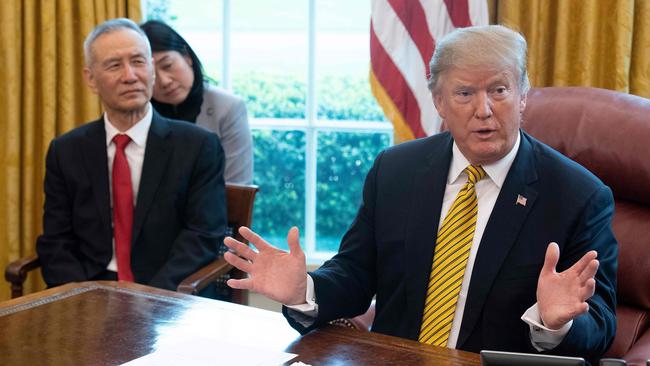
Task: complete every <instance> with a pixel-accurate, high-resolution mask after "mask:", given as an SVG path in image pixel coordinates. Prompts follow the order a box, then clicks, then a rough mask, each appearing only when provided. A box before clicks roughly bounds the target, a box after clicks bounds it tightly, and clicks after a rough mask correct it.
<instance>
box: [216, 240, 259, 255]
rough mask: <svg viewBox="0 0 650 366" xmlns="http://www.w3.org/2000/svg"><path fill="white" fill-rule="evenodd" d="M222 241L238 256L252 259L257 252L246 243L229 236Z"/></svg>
mask: <svg viewBox="0 0 650 366" xmlns="http://www.w3.org/2000/svg"><path fill="white" fill-rule="evenodd" d="M223 243H224V244H225V245H226V246H227V247H228V248H230V249H232V250H233V251H234V252H235V253H237V255H238V256H240V257H243V258H246V259H248V260H249V261H253V260H254V259H255V256H256V255H257V253H255V251H254V250H253V249H251V248H250V247H249V246H248V245H246V244H244V243H242V242H240V241H238V240H235V239H233V238H231V237H229V236H227V237H226V238H224V239H223Z"/></svg>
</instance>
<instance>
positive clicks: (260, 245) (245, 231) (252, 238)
mask: <svg viewBox="0 0 650 366" xmlns="http://www.w3.org/2000/svg"><path fill="white" fill-rule="evenodd" d="M239 233H240V234H241V236H243V237H244V238H245V239H246V240H248V241H249V242H250V243H251V244H253V245H254V246H255V248H257V249H259V250H260V251H262V250H266V249H267V248H269V247H270V246H271V245H270V244H269V243H267V242H266V240H264V239H263V238H262V237H261V236H259V235H257V234H256V233H255V232H254V231H253V230H251V229H249V228H247V227H246V226H242V227H240V228H239Z"/></svg>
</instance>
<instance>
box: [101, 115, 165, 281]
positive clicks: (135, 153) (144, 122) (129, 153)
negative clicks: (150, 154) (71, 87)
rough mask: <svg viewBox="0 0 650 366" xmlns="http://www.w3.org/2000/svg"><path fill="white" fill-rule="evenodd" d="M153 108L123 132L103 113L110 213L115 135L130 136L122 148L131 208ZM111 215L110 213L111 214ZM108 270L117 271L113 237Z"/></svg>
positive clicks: (138, 182) (136, 189) (138, 181)
mask: <svg viewBox="0 0 650 366" xmlns="http://www.w3.org/2000/svg"><path fill="white" fill-rule="evenodd" d="M152 111H153V108H152V107H151V104H149V105H148V106H147V113H146V114H145V115H144V117H143V118H142V119H141V120H139V121H138V122H136V124H134V125H133V126H132V127H131V128H129V129H128V130H127V131H125V132H123V133H122V132H120V131H119V130H118V129H117V128H115V126H113V124H112V123H111V121H110V120H109V119H108V115H106V113H104V128H105V129H106V156H107V157H108V189H109V191H110V195H111V196H110V198H111V213H112V212H113V159H115V143H114V142H113V138H114V137H115V135H118V134H124V135H127V136H129V137H130V138H131V142H130V143H129V144H128V145H126V148H124V154H125V155H126V160H127V162H128V163H129V170H130V171H131V184H132V187H133V208H135V205H136V202H138V188H139V187H140V177H141V176H142V164H143V162H144V152H145V148H146V146H147V135H148V134H149V127H151V118H152V117H153V112H152ZM111 217H112V214H111ZM106 269H108V270H109V271H114V272H117V259H116V257H115V239H113V257H112V258H111V261H110V262H109V263H108V267H106Z"/></svg>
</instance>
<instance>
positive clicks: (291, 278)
mask: <svg viewBox="0 0 650 366" xmlns="http://www.w3.org/2000/svg"><path fill="white" fill-rule="evenodd" d="M239 233H240V234H241V235H242V236H243V237H244V238H246V240H248V241H249V242H250V243H251V244H252V245H253V246H254V247H255V248H257V251H254V250H253V249H252V248H250V247H249V246H247V245H246V244H244V243H242V242H239V241H237V240H235V239H233V238H231V237H227V238H226V239H225V240H224V244H226V246H227V247H228V248H230V250H231V251H232V252H226V253H225V254H224V256H223V257H224V259H225V260H226V261H227V262H228V263H230V264H232V265H233V266H235V267H236V268H238V269H239V270H242V271H244V272H246V273H248V278H245V279H241V280H234V279H230V280H228V286H230V287H232V288H236V289H246V290H253V291H255V292H258V293H260V294H262V295H264V296H266V297H268V298H270V299H271V300H275V301H278V302H281V303H283V304H285V305H298V304H303V303H305V296H306V291H307V266H306V264H305V253H304V252H303V251H302V249H301V248H300V241H299V237H300V236H299V232H298V228H297V227H295V226H294V227H292V228H291V229H290V230H289V234H288V235H287V243H288V244H289V253H287V252H285V251H283V250H280V249H278V248H276V247H274V246H272V245H271V244H269V243H268V242H267V241H266V240H264V239H263V238H262V237H261V236H259V235H257V234H256V233H254V232H253V231H252V230H251V229H249V228H247V227H241V228H240V229H239Z"/></svg>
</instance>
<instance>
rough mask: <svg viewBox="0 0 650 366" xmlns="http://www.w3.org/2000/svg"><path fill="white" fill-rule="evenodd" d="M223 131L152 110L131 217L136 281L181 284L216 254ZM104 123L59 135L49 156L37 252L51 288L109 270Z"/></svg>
mask: <svg viewBox="0 0 650 366" xmlns="http://www.w3.org/2000/svg"><path fill="white" fill-rule="evenodd" d="M223 169H224V154H223V150H222V148H221V145H220V143H219V139H218V137H217V136H216V135H215V134H213V133H211V132H208V131H206V130H204V129H202V128H200V127H197V126H195V125H194V124H191V123H187V122H182V121H174V120H170V119H167V118H164V117H161V116H160V115H159V114H158V113H156V112H155V111H154V112H153V119H152V122H151V128H150V129H149V133H148V135H147V145H146V149H145V156H144V161H143V167H142V176H141V179H140V187H139V190H138V198H137V203H136V206H135V208H134V210H135V212H134V215H133V221H134V222H133V237H132V243H131V268H132V271H133V275H134V277H135V281H136V282H138V283H143V284H147V285H151V286H155V287H159V288H164V289H169V290H175V289H176V287H177V285H178V283H179V282H180V281H181V280H183V279H184V278H185V277H187V276H188V275H190V274H192V273H194V272H195V271H196V270H198V269H199V268H201V267H202V266H204V265H206V264H208V263H209V262H210V261H212V260H214V259H215V258H216V257H217V253H218V247H219V245H220V244H221V242H222V241H223V237H224V232H225V227H226V204H225V202H226V201H225V188H224V182H223ZM112 240H113V229H112V214H111V203H110V191H109V179H108V160H107V155H106V132H105V129H104V120H103V118H100V119H99V120H97V121H94V122H91V123H88V124H86V125H83V126H81V127H78V128H76V129H74V130H72V131H70V132H68V133H66V134H64V135H62V136H60V137H58V138H56V139H54V140H53V141H52V142H51V144H50V148H49V150H48V153H47V158H46V173H45V212H44V215H43V234H42V235H41V236H40V237H39V238H38V240H37V243H36V249H37V252H38V256H39V259H40V261H41V264H42V267H43V271H42V272H43V278H44V279H45V282H46V283H47V284H48V286H57V285H60V284H64V283H68V282H76V281H86V280H90V279H92V278H94V277H95V276H97V275H98V274H100V273H102V272H103V271H105V270H106V267H107V265H108V263H109V261H110V260H111V257H112V253H113V249H112Z"/></svg>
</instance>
